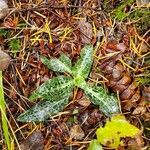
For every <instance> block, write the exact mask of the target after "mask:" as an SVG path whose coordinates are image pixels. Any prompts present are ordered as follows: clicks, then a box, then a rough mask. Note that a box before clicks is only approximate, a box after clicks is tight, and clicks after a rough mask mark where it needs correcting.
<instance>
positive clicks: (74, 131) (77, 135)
mask: <svg viewBox="0 0 150 150" xmlns="http://www.w3.org/2000/svg"><path fill="white" fill-rule="evenodd" d="M84 136H85V134H84V132H83V130H82V129H81V127H80V126H79V125H74V126H73V127H72V128H71V130H70V137H71V138H73V139H76V140H82V139H83V137H84Z"/></svg>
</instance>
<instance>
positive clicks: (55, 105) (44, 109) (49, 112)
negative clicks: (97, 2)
mask: <svg viewBox="0 0 150 150" xmlns="http://www.w3.org/2000/svg"><path fill="white" fill-rule="evenodd" d="M68 98H69V97H67V98H65V99H61V100H59V101H54V102H51V101H42V102H40V103H38V104H36V105H35V106H34V107H32V108H31V109H29V110H27V111H26V112H24V113H23V114H21V115H20V116H19V117H18V118H17V120H18V121H21V122H40V121H45V120H46V119H48V118H49V117H52V116H53V115H55V114H57V113H58V112H60V111H62V110H63V108H64V107H65V105H66V104H67V103H68Z"/></svg>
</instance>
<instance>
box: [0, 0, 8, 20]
mask: <svg viewBox="0 0 150 150" xmlns="http://www.w3.org/2000/svg"><path fill="white" fill-rule="evenodd" d="M8 13H9V9H8V5H7V2H6V1H5V0H0V19H2V18H3V17H5V16H6V15H7V14H8Z"/></svg>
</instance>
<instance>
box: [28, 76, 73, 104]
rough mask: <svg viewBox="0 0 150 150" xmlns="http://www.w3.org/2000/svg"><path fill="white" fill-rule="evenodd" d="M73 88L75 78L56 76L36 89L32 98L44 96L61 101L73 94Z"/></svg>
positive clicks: (50, 99) (44, 97) (43, 97)
mask: <svg viewBox="0 0 150 150" xmlns="http://www.w3.org/2000/svg"><path fill="white" fill-rule="evenodd" d="M72 90H73V80H72V78H71V77H67V76H59V77H54V78H52V79H50V80H48V81H46V82H45V83H43V84H42V85H41V86H39V87H38V88H37V90H35V91H34V92H33V93H32V95H31V96H30V98H29V99H30V100H35V99H37V98H42V99H45V100H49V101H59V100H61V99H64V98H66V97H69V96H70V95H71V92H72Z"/></svg>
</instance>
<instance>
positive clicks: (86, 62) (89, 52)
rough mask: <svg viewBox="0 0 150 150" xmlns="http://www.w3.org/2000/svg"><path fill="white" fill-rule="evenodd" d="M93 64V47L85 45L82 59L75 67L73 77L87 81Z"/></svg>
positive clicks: (81, 55)
mask: <svg viewBox="0 0 150 150" xmlns="http://www.w3.org/2000/svg"><path fill="white" fill-rule="evenodd" d="M92 63H93V46H92V45H85V46H84V48H83V49H82V50H81V53H80V59H78V61H77V62H76V64H75V65H74V66H73V68H72V70H73V75H74V77H75V78H78V77H83V78H84V79H86V78H87V77H88V75H89V73H90V70H91V66H92Z"/></svg>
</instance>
